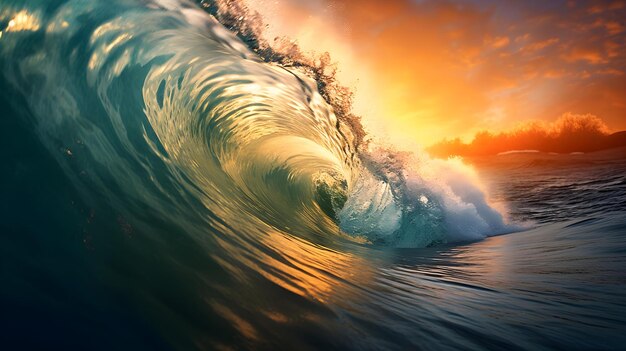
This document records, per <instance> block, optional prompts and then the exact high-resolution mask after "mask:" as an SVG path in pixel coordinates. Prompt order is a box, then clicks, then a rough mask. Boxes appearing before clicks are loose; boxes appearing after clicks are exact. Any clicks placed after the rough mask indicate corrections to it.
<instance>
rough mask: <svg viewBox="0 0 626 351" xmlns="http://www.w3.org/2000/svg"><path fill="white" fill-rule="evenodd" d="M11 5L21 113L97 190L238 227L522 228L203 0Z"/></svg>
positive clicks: (471, 186) (373, 236)
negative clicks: (386, 141)
mask: <svg viewBox="0 0 626 351" xmlns="http://www.w3.org/2000/svg"><path fill="white" fill-rule="evenodd" d="M203 3H204V4H206V2H203ZM0 20H1V21H2V22H1V23H12V25H10V24H6V27H5V30H4V35H3V36H2V38H1V39H0V44H1V47H0V50H1V53H2V59H1V61H0V63H1V67H2V71H3V74H4V77H5V79H6V81H8V82H9V83H10V84H11V86H12V87H13V88H14V89H15V90H16V91H18V92H19V93H20V94H21V96H23V97H24V99H26V100H27V101H28V113H26V111H23V112H24V113H23V116H24V117H23V118H24V119H25V120H26V119H28V123H31V124H32V126H33V127H34V129H35V130H36V131H37V134H38V135H39V137H40V138H41V141H42V142H43V143H44V145H46V147H47V149H48V150H49V151H50V153H51V154H52V155H53V156H54V157H55V158H56V160H57V162H58V163H59V165H60V166H61V167H62V168H63V169H64V171H65V173H66V174H67V176H68V177H69V178H70V179H73V180H74V182H75V183H76V184H78V185H77V187H79V190H80V192H81V194H83V195H82V196H83V197H84V198H85V199H86V201H95V200H94V199H96V198H97V199H98V200H102V199H105V200H106V201H108V202H109V203H112V204H114V205H115V206H118V207H119V208H120V209H124V208H126V209H127V210H128V211H132V210H137V209H139V208H141V209H142V210H143V211H151V212H153V213H156V214H158V215H159V216H161V217H163V218H168V220H170V221H172V222H175V223H179V222H181V221H184V220H187V218H188V217H189V213H194V214H195V215H197V216H200V217H202V218H205V219H206V220H207V223H208V226H209V227H211V228H212V233H213V235H217V236H227V237H229V238H230V239H229V240H231V239H232V240H233V241H235V242H239V241H240V240H241V238H235V237H234V236H243V237H245V238H246V240H252V241H255V240H257V239H255V237H257V236H259V235H261V234H260V233H268V232H270V231H274V230H278V231H280V232H282V233H285V234H287V235H290V236H295V237H299V238H301V239H304V240H307V241H309V242H312V243H316V244H319V243H322V244H323V245H325V246H333V245H337V243H338V242H344V241H347V242H352V243H354V244H357V245H361V244H364V243H365V244H372V245H379V246H387V247H425V246H432V245H437V244H442V243H449V242H457V241H467V240H478V239H481V238H484V237H485V236H488V235H493V234H498V233H503V232H507V231H511V230H514V229H515V228H514V227H512V226H509V225H507V224H506V223H505V221H504V219H503V215H502V214H501V213H500V212H498V211H497V210H495V209H494V208H492V207H491V206H490V205H489V202H488V201H487V198H486V195H485V193H484V191H483V190H482V188H481V187H480V186H479V185H477V184H478V182H477V179H476V177H475V176H473V175H472V173H471V170H469V169H468V168H467V167H466V166H464V165H462V163H461V162H460V161H458V160H451V161H437V160H431V159H429V158H428V157H427V156H426V155H418V154H410V153H403V152H399V151H394V150H393V148H382V147H378V146H376V145H375V143H371V144H368V145H362V144H360V141H361V140H362V139H363V138H362V131H361V130H357V129H358V128H355V125H357V124H358V123H356V122H351V120H350V116H346V113H345V111H340V112H342V113H341V114H340V115H339V116H338V115H337V114H336V112H337V111H336V110H337V108H336V104H332V103H330V102H332V101H330V100H332V99H333V98H332V97H329V95H328V90H323V91H322V92H320V81H317V80H315V79H313V78H318V79H319V78H320V77H319V76H317V77H316V76H315V75H313V77H312V76H311V75H308V74H307V70H303V69H299V68H298V67H294V66H293V65H291V66H289V65H285V64H280V62H278V63H276V62H267V61H268V60H264V57H263V56H259V53H258V52H255V50H254V49H253V48H252V49H251V48H250V47H249V46H248V45H246V43H245V42H244V41H242V40H241V38H238V37H237V35H236V34H235V33H233V32H231V31H229V30H228V29H226V28H225V27H224V26H223V25H222V24H221V23H220V22H219V21H218V20H216V18H215V17H214V16H213V15H211V11H206V9H202V8H201V7H198V6H196V4H194V3H188V2H185V1H173V0H167V1H166V0H159V1H136V2H133V1H111V2H106V3H105V2H96V1H87V2H86V1H72V0H70V1H52V2H48V1H39V2H28V4H26V3H23V2H19V1H14V2H9V3H7V4H3V8H2V14H1V18H0ZM309 72H310V71H309ZM59 150H63V152H58V151H59ZM90 199H91V200H90ZM225 227H228V228H229V230H226V229H224V228H225ZM227 232H228V233H227ZM235 233H236V234H235ZM333 243H335V244H333ZM238 245H239V244H238ZM255 245H258V243H256V244H255Z"/></svg>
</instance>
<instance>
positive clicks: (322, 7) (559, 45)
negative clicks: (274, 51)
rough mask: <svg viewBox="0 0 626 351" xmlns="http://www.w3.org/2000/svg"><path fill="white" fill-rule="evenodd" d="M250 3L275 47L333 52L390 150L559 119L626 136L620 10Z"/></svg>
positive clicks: (612, 4)
mask: <svg viewBox="0 0 626 351" xmlns="http://www.w3.org/2000/svg"><path fill="white" fill-rule="evenodd" d="M247 1H248V2H249V4H250V5H251V6H252V7H253V9H255V10H257V11H260V12H261V15H262V16H263V17H265V18H266V19H268V21H267V22H268V23H269V27H270V28H269V31H270V32H271V33H272V34H271V35H272V36H273V35H287V36H289V37H291V38H294V39H295V40H296V41H297V42H298V44H299V45H300V46H301V47H302V48H303V49H304V51H316V52H324V51H328V52H330V54H331V57H332V59H333V60H335V61H337V62H338V68H339V70H340V73H339V78H340V80H341V81H342V82H344V83H345V84H346V85H348V86H350V87H354V88H356V95H355V107H356V112H357V113H358V114H361V115H363V117H364V122H365V124H366V126H369V127H370V129H376V130H378V129H381V130H382V129H384V130H386V132H387V134H388V135H389V137H390V138H393V139H394V141H397V140H408V141H416V142H418V143H423V144H431V143H433V142H435V141H437V140H440V139H442V138H444V137H447V136H461V137H464V138H469V137H471V135H472V134H473V133H474V132H476V131H478V130H481V129H485V128H487V129H490V130H502V129H507V128H510V127H512V126H514V125H516V124H518V123H519V122H520V121H523V120H527V119H529V118H531V119H540V120H541V119H543V120H549V119H550V118H552V116H555V115H561V114H562V113H563V112H565V111H574V112H584V111H590V112H592V113H594V114H597V115H602V116H603V117H604V119H605V121H606V123H607V124H608V125H609V126H610V127H611V128H614V129H626V108H625V107H624V96H626V81H625V79H624V75H622V74H620V72H626V48H625V45H626V31H624V30H623V28H622V27H623V23H624V22H623V18H626V6H624V3H623V1H593V2H587V1H584V2H583V1H569V2H568V6H566V7H559V6H551V5H550V3H545V4H543V3H540V4H536V3H534V2H512V3H506V4H504V3H502V2H499V1H494V0H472V1H461V0H446V1H434V0H422V1H410V0H389V1H385V2H381V1H375V0H361V1H356V0H345V1H338V0H310V1H304V0H247ZM377 132H378V131H377Z"/></svg>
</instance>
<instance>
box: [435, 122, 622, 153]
mask: <svg viewBox="0 0 626 351" xmlns="http://www.w3.org/2000/svg"><path fill="white" fill-rule="evenodd" d="M620 146H626V131H622V132H617V133H613V134H611V133H609V131H608V128H607V126H606V124H605V123H604V122H603V121H602V120H601V119H600V118H598V117H596V116H594V115H590V114H587V115H576V114H570V113H568V114H565V115H563V116H562V117H561V118H559V119H558V120H557V121H556V122H554V123H551V124H544V123H539V122H532V123H527V124H526V125H524V126H522V127H519V128H517V129H515V130H512V131H508V132H501V133H492V132H489V131H481V132H478V133H476V135H475V136H474V139H473V140H472V141H471V142H470V143H464V142H462V141H461V140H460V139H459V138H456V139H451V140H450V139H444V140H443V141H441V142H439V143H437V144H434V145H432V146H431V147H429V148H428V149H427V150H428V151H429V153H430V154H431V155H433V156H437V157H449V156H487V155H496V154H498V153H501V152H506V151H511V150H538V151H543V152H557V153H571V152H593V151H599V150H605V149H610V148H615V147H620Z"/></svg>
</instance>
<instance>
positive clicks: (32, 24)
mask: <svg viewBox="0 0 626 351" xmlns="http://www.w3.org/2000/svg"><path fill="white" fill-rule="evenodd" d="M40 26H41V25H40V22H39V19H38V18H37V17H36V16H35V15H34V14H31V13H29V12H28V11H26V10H22V11H20V12H18V13H16V14H15V16H14V17H13V18H12V19H11V20H10V21H9V23H8V24H7V26H6V28H5V30H4V31H5V32H21V31H33V32H34V31H37V30H39V28H40ZM0 37H1V36H0Z"/></svg>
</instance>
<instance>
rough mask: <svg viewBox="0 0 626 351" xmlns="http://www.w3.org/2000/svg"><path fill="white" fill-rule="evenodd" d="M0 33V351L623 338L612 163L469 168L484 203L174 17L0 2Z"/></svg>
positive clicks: (159, 5) (245, 51) (441, 170)
mask: <svg viewBox="0 0 626 351" xmlns="http://www.w3.org/2000/svg"><path fill="white" fill-rule="evenodd" d="M0 28H2V29H3V34H2V36H1V37H0V69H1V74H2V75H1V77H2V78H1V79H0V111H2V118H1V119H0V124H1V125H0V145H1V146H2V150H4V165H5V166H4V168H3V172H2V175H1V176H0V196H1V198H2V202H1V206H2V208H1V209H0V213H1V214H0V216H1V217H0V233H1V235H0V257H1V258H0V281H2V285H1V288H0V301H2V302H1V303H2V306H1V307H2V308H1V309H2V311H3V312H2V313H1V314H0V344H1V345H3V347H2V348H3V349H33V348H35V349H37V348H43V349H62V348H65V349H107V350H108V349H150V350H153V349H183V350H187V349H228V348H234V349H275V348H279V349H308V348H311V349H370V348H376V349H379V348H388V349H407V348H408V349H458V348H467V349H554V348H566V349H588V348H593V349H619V347H620V345H622V344H623V342H624V341H625V340H624V336H623V335H622V333H621V332H620V331H621V329H622V328H623V326H624V323H625V318H624V316H625V315H626V314H625V313H624V312H626V311H625V310H626V303H625V302H626V301H625V299H624V293H623V290H624V289H623V288H624V284H625V279H626V278H625V275H624V272H623V267H624V260H625V257H626V256H625V248H626V242H625V241H624V235H623V233H624V232H625V231H624V229H625V228H626V223H625V221H624V216H623V214H624V211H623V208H624V207H623V205H624V201H625V200H624V199H625V194H624V192H625V190H624V187H625V179H624V170H625V169H626V167H625V163H624V161H623V160H624V158H625V157H623V155H622V154H617V155H612V156H611V157H609V158H606V157H604V156H602V155H595V156H594V155H589V156H586V157H587V158H588V160H587V161H586V162H583V163H581V162H578V161H577V160H578V159H576V157H574V156H571V157H569V156H564V157H563V158H561V159H559V160H557V161H558V162H556V163H554V162H552V163H550V162H543V161H541V162H539V163H537V162H535V163H533V162H530V163H528V162H527V163H524V162H522V163H521V165H522V166H521V167H520V166H519V164H520V162H519V160H517V161H516V162H517V166H512V167H511V166H510V165H508V164H506V165H502V166H501V167H499V168H498V167H495V168H489V169H488V168H485V169H486V171H485V172H484V173H482V171H479V173H478V176H480V177H483V178H484V179H485V180H489V181H488V182H487V183H489V184H491V186H490V187H491V188H492V189H491V190H492V192H491V197H492V198H493V199H494V201H495V203H497V204H500V205H506V206H507V207H509V209H508V211H503V210H498V208H499V207H500V206H495V205H492V203H493V202H494V201H492V202H489V201H487V194H486V193H485V192H484V190H483V189H484V187H483V186H481V185H479V184H478V183H479V182H477V181H476V179H475V178H476V176H475V175H472V174H471V172H470V171H468V170H467V169H466V168H465V167H464V166H463V165H461V164H459V163H458V162H455V161H438V160H431V159H429V158H428V157H426V156H423V155H419V154H414V155H407V154H402V153H396V152H393V151H390V150H384V149H381V148H372V149H369V150H361V149H359V148H358V147H357V145H356V143H355V139H356V136H355V134H356V133H355V132H354V131H353V130H352V129H351V127H350V124H349V123H347V122H346V121H345V120H342V118H340V117H341V116H336V115H335V113H334V112H333V110H332V108H331V107H330V105H328V104H327V102H326V101H325V100H324V98H323V97H322V96H321V95H320V94H319V93H318V91H317V87H318V84H317V82H315V81H314V80H312V79H311V78H309V77H307V75H306V74H304V73H303V72H301V71H298V70H297V69H294V68H285V67H282V66H280V65H277V64H274V63H268V62H265V61H264V60H263V59H262V58H261V57H259V56H257V54H255V53H254V51H252V50H250V49H249V48H247V47H246V45H245V44H244V43H243V42H242V41H240V40H239V39H238V38H237V37H236V36H235V35H234V34H233V33H231V32H229V31H228V30H227V29H225V28H224V27H223V26H222V25H221V24H220V23H219V22H217V21H216V20H215V19H214V18H212V17H211V16H210V15H209V14H207V13H206V12H205V11H204V10H202V9H201V8H198V7H197V6H196V5H195V4H193V3H186V2H178V1H131V0H126V1H121V0H119V1H110V2H102V1H28V2H26V1H3V2H2V4H0ZM572 157H573V158H574V159H573V160H572ZM531 161H532V160H531ZM506 213H510V214H511V216H510V217H511V218H509V219H508V220H507V219H506V218H507V215H506ZM506 233H510V234H507V235H500V234H506Z"/></svg>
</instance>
